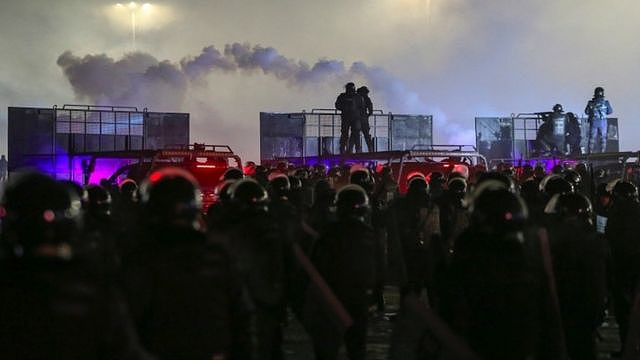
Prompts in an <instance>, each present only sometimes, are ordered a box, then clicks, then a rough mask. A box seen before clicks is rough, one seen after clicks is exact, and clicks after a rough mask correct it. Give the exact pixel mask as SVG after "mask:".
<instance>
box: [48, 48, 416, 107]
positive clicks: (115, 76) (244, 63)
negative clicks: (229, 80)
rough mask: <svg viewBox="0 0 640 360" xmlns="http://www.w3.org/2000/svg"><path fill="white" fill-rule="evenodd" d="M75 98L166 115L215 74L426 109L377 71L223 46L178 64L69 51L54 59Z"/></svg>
mask: <svg viewBox="0 0 640 360" xmlns="http://www.w3.org/2000/svg"><path fill="white" fill-rule="evenodd" d="M58 65H59V66H60V67H61V68H62V70H63V72H64V74H65V76H66V77H67V79H68V81H69V83H70V84H71V86H72V87H73V90H74V92H75V94H76V95H77V96H78V98H79V99H81V100H88V101H90V102H92V103H95V104H100V105H104V104H119V105H141V106H145V107H152V108H155V109H157V108H161V109H164V110H176V109H182V105H183V104H184V100H185V96H186V94H187V90H188V88H189V86H190V84H195V83H197V84H202V83H203V82H206V77H207V75H209V74H211V73H213V72H224V73H243V74H255V73H262V74H264V75H266V76H272V77H274V78H276V79H278V80H280V81H283V82H285V83H286V84H287V85H289V86H293V87H301V88H303V87H306V86H314V84H316V85H318V84H327V83H330V84H338V83H343V82H346V81H354V80H360V81H361V82H363V83H365V84H367V85H368V86H369V87H370V88H371V89H372V90H373V91H374V92H375V93H376V99H377V100H378V107H380V108H385V109H387V110H393V111H395V112H407V111H413V112H420V111H424V110H425V106H424V104H422V102H421V100H420V98H419V96H418V94H417V93H415V92H413V91H411V90H410V89H409V88H408V87H407V86H406V85H405V84H404V83H403V82H402V81H400V80H399V79H397V78H396V77H395V76H393V74H391V73H389V72H387V71H386V70H384V69H383V68H380V67H372V66H369V65H367V64H365V63H363V62H354V63H353V64H352V65H351V66H349V67H348V68H347V67H345V64H344V62H343V61H340V60H333V59H320V60H318V61H316V62H315V63H313V64H309V63H307V62H304V61H301V60H294V59H290V58H287V57H285V56H284V55H282V54H280V53H279V52H278V50H276V49H275V48H273V47H263V46H261V45H255V46H252V45H250V44H247V43H244V44H241V43H233V44H227V45H225V47H224V50H223V51H219V50H218V49H216V48H215V47H214V46H207V47H205V48H204V49H202V52H201V53H200V54H199V55H197V56H195V57H184V58H183V59H182V60H180V62H179V64H174V63H171V62H169V61H167V60H165V61H159V60H157V59H156V58H155V57H153V56H152V55H150V54H146V53H141V52H136V53H130V54H127V55H125V56H123V57H122V58H121V59H119V60H114V59H112V58H110V57H108V56H107V55H104V54H100V55H86V56H84V57H78V56H75V55H73V54H72V53H71V52H69V51H67V52H65V53H63V54H62V55H60V57H59V58H58Z"/></svg>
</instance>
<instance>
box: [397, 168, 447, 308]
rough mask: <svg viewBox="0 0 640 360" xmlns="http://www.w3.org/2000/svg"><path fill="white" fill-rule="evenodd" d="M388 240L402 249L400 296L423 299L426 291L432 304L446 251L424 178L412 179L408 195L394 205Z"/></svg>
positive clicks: (438, 215)
mask: <svg viewBox="0 0 640 360" xmlns="http://www.w3.org/2000/svg"><path fill="white" fill-rule="evenodd" d="M390 221H391V224H390V225H389V238H390V240H389V241H390V242H391V243H392V244H395V245H396V246H398V245H399V254H397V255H396V256H393V258H394V261H395V262H396V263H397V262H399V264H397V265H399V268H400V269H399V270H400V274H401V275H400V286H401V295H402V297H404V296H405V295H407V294H409V293H412V294H415V295H416V296H420V294H421V293H422V292H423V291H425V290H426V291H427V296H428V298H429V301H430V302H431V304H432V305H433V304H435V303H436V302H437V299H438V294H437V291H436V288H435V286H434V276H435V274H434V270H435V269H436V267H437V264H438V263H439V262H441V261H443V260H444V257H445V256H446V250H445V249H444V244H443V243H442V238H441V231H440V210H439V208H438V206H437V205H436V204H435V203H434V202H433V201H432V200H431V199H430V197H429V185H428V184H427V182H426V180H425V178H424V177H422V176H414V177H413V178H411V179H409V183H408V190H407V195H406V196H405V197H404V198H400V199H398V201H397V202H396V203H395V204H394V205H393V208H392V210H391V216H390Z"/></svg>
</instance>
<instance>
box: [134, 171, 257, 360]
mask: <svg viewBox="0 0 640 360" xmlns="http://www.w3.org/2000/svg"><path fill="white" fill-rule="evenodd" d="M201 201H202V199H201V195H200V189H199V186H198V183H197V181H196V179H195V178H194V177H193V175H191V174H190V173H188V172H187V171H185V170H183V169H180V168H173V167H166V168H162V169H160V170H157V171H154V172H152V173H151V174H150V175H149V178H148V179H147V180H146V181H145V182H144V183H143V185H142V186H141V202H142V212H143V214H144V217H143V218H144V221H145V223H144V224H143V225H142V226H143V227H144V232H143V234H144V239H143V240H142V241H141V242H140V244H139V247H138V249H136V251H135V252H134V253H133V254H132V256H130V257H129V258H128V259H127V261H126V262H125V263H124V264H123V268H124V269H123V283H124V287H125V292H126V295H127V299H128V301H129V304H130V307H131V312H132V315H133V317H134V321H135V324H136V327H137V329H138V332H139V334H140V336H141V338H142V342H143V344H144V346H145V348H147V349H148V350H149V351H150V352H151V353H152V354H154V355H156V356H157V357H158V358H162V359H217V358H220V359H226V358H243V359H246V358H250V356H251V346H250V345H251V342H250V336H249V313H248V306H249V305H248V304H247V302H246V301H245V300H244V298H243V293H244V292H243V287H242V286H241V282H240V279H239V277H238V276H237V275H236V271H235V270H234V266H233V263H232V260H231V259H232V258H231V256H230V255H229V254H228V252H227V251H226V250H225V248H224V245H223V242H222V241H221V240H220V239H217V238H208V236H207V235H206V233H205V232H204V227H203V224H204V222H203V219H201V213H200V212H201V210H202V203H201Z"/></svg>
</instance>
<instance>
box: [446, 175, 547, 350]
mask: <svg viewBox="0 0 640 360" xmlns="http://www.w3.org/2000/svg"><path fill="white" fill-rule="evenodd" d="M470 204H471V205H470V210H471V225H470V227H469V228H468V229H467V230H466V231H465V232H464V233H463V234H462V235H461V236H460V237H459V238H458V239H457V240H456V242H455V248H454V252H453V257H452V261H451V266H450V269H449V271H448V275H447V288H446V291H445V292H444V295H445V296H444V299H443V301H442V302H441V313H442V314H443V317H444V318H445V319H446V320H447V321H448V323H449V324H450V325H451V327H452V328H453V330H454V331H455V332H456V333H457V334H458V335H460V336H462V337H463V338H464V339H465V340H466V342H467V343H468V345H469V346H470V347H471V349H472V350H473V351H474V352H475V353H476V354H477V355H478V356H479V357H480V358H481V359H523V360H524V359H552V358H557V357H554V355H556V353H557V351H554V350H553V349H555V346H554V345H555V343H554V340H556V339H554V338H553V337H551V336H549V334H548V333H549V327H550V326H551V325H550V324H551V321H550V320H549V319H550V318H551V316H550V314H551V309H552V308H551V306H550V304H551V301H550V299H551V298H550V297H549V296H548V287H547V284H546V281H545V280H546V279H545V275H544V273H543V272H542V270H541V267H540V266H539V265H538V262H537V261H536V260H535V259H536V258H539V256H536V254H538V253H539V249H540V248H539V247H535V246H529V244H528V241H529V240H528V239H527V237H526V231H525V223H526V221H527V218H528V216H527V209H526V205H525V204H524V202H523V201H522V199H521V198H520V197H519V196H518V195H516V194H514V193H512V192H511V191H509V190H508V189H507V188H506V187H505V186H504V184H502V183H500V182H498V181H496V180H487V181H486V182H483V184H481V185H479V186H478V188H476V190H475V191H474V193H473V194H472V196H471V199H470ZM532 249H535V250H534V251H536V252H537V253H533V252H532ZM556 356H557V355H556Z"/></svg>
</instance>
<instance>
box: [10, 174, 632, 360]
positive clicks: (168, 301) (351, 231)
mask: <svg viewBox="0 0 640 360" xmlns="http://www.w3.org/2000/svg"><path fill="white" fill-rule="evenodd" d="M588 176H589V174H588V172H586V167H584V166H579V167H577V168H576V169H562V168H556V169H554V173H551V174H546V172H545V171H544V168H542V167H536V168H533V167H524V168H523V169H520V170H519V171H518V172H517V173H515V172H514V171H513V168H511V167H508V166H505V167H503V168H500V169H498V170H496V171H484V172H482V171H478V172H474V173H473V174H471V176H470V175H469V173H468V172H466V171H460V172H453V173H451V174H449V175H448V176H444V175H443V174H441V173H438V172H433V173H430V174H426V176H425V175H424V174H419V173H416V174H414V175H412V176H410V177H409V178H408V179H406V181H407V184H406V186H407V192H406V194H403V195H400V194H399V192H398V181H397V179H395V177H394V174H393V171H392V169H391V168H389V167H380V168H377V169H368V168H365V167H362V166H353V167H349V166H336V167H333V168H330V169H328V168H327V167H325V166H324V165H315V166H311V167H293V166H288V165H286V164H283V165H282V166H278V167H274V168H271V169H270V168H267V167H263V166H255V165H252V166H249V167H248V168H245V173H243V171H241V170H240V169H235V168H234V169H229V170H228V171H227V172H226V173H225V174H224V181H223V182H221V183H220V185H218V187H217V189H216V198H217V201H216V202H215V203H214V204H213V205H211V206H210V207H209V208H208V209H207V211H206V213H205V214H203V213H202V208H201V195H200V193H199V188H198V184H197V182H196V180H195V179H194V178H193V177H192V176H191V175H190V174H189V173H187V172H186V171H184V170H181V169H178V168H163V169H160V170H156V171H154V172H153V173H151V174H150V176H149V177H148V178H147V179H146V180H145V181H144V182H142V183H141V184H137V183H136V182H134V181H133V180H129V179H128V180H125V181H124V182H122V183H121V184H120V185H119V186H116V185H110V184H107V183H104V184H102V185H101V186H98V185H90V186H87V187H81V186H79V185H77V184H75V183H73V182H69V181H58V180H54V179H52V178H50V177H48V176H46V175H43V174H39V173H36V172H22V173H14V174H13V175H12V176H11V178H10V180H9V182H8V183H6V184H5V187H4V192H3V196H2V203H1V207H0V216H1V221H2V229H1V245H2V246H1V253H0V255H1V258H0V267H1V269H0V282H1V285H0V343H1V344H0V358H2V359H45V358H65V359H98V358H100V359H102V358H104V359H147V358H148V359H154V358H155V359H214V360H218V359H283V358H284V357H285V356H284V353H283V349H282V345H283V328H284V327H285V326H287V324H288V323H289V322H290V320H291V316H296V317H297V318H298V320H299V321H300V322H301V323H302V324H303V326H304V328H305V330H306V331H307V332H308V334H309V336H310V339H311V342H312V345H313V348H314V354H313V356H315V358H316V359H336V358H337V357H338V355H339V353H340V349H341V347H342V346H343V345H345V347H346V354H347V356H348V357H349V358H350V359H364V358H366V356H367V352H366V346H367V342H366V340H367V329H368V325H369V321H370V318H371V316H373V315H372V314H375V313H376V312H382V311H384V308H385V292H384V289H385V286H389V285H395V286H397V287H398V288H399V289H400V299H401V306H400V310H399V312H398V314H397V316H396V317H395V318H394V320H393V321H394V330H393V334H392V336H391V344H390V353H389V357H390V358H392V359H430V358H469V359H568V358H570V359H595V358H596V338H597V329H598V327H599V326H600V324H601V323H602V321H603V319H604V313H605V310H606V309H607V308H610V309H614V312H615V317H616V320H617V322H618V324H619V325H620V336H621V340H622V343H623V349H624V346H625V342H626V341H627V339H631V340H630V341H633V342H634V343H635V338H634V337H633V336H628V334H629V333H630V331H629V330H628V328H629V323H630V318H631V316H630V313H631V309H632V303H633V301H634V298H635V296H636V286H637V279H638V274H639V273H640V271H639V269H638V267H639V266H640V259H639V257H640V246H639V245H640V244H639V242H638V236H639V235H638V234H640V229H639V227H640V221H639V220H640V204H639V203H638V190H637V188H636V187H635V185H634V184H632V183H630V182H627V181H617V182H613V183H608V184H607V183H603V184H600V185H598V186H597V187H595V188H593V189H592V190H593V193H594V194H595V196H594V198H593V199H594V204H595V209H594V206H592V202H591V201H590V200H589V197H588V196H586V194H588V193H590V192H591V190H589V188H590V186H589V184H590V183H593V181H591V179H588ZM631 348H633V346H631ZM309 357H311V354H309Z"/></svg>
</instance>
